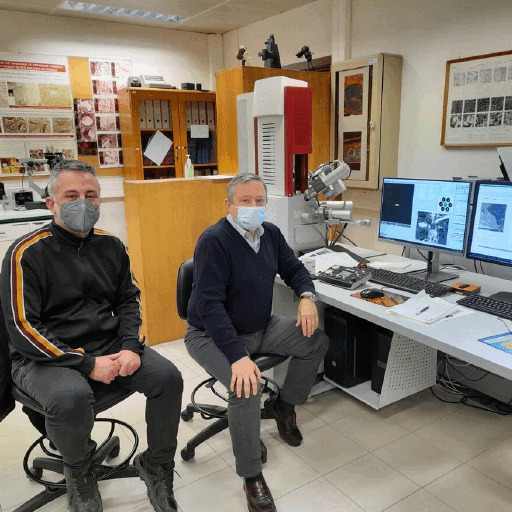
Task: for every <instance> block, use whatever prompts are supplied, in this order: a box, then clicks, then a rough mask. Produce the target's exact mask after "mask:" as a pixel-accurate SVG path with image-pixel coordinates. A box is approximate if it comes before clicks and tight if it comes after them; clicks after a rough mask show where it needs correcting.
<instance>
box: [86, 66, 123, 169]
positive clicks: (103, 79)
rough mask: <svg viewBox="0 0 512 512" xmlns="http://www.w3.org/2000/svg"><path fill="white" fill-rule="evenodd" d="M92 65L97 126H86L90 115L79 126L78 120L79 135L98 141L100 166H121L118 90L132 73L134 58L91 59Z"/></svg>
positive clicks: (96, 142)
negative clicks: (130, 59)
mask: <svg viewBox="0 0 512 512" xmlns="http://www.w3.org/2000/svg"><path fill="white" fill-rule="evenodd" d="M89 66H90V71H91V82H92V92H93V100H92V108H93V113H94V125H88V124H87V125H86V126H83V121H86V122H87V123H89V119H88V118H87V119H85V118H83V119H82V123H81V124H80V125H78V123H77V130H83V131H82V132H81V134H80V135H79V138H80V137H86V138H85V140H89V143H95V144H96V148H97V155H98V161H99V166H100V167H121V166H122V165H123V152H122V141H121V127H120V124H119V106H118V103H117V91H118V89H120V88H121V87H124V86H125V85H126V81H127V80H128V77H129V76H130V75H131V61H129V60H110V59H102V60H100V59H95V60H92V59H90V60H89ZM88 126H90V128H89V127H88ZM85 134H87V135H85ZM89 154H92V153H89Z"/></svg>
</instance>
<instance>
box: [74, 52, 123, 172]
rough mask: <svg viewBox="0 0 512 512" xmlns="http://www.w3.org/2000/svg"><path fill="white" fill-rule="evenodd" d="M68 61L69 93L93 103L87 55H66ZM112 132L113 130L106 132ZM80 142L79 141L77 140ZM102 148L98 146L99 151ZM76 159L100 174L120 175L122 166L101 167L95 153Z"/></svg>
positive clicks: (91, 78)
mask: <svg viewBox="0 0 512 512" xmlns="http://www.w3.org/2000/svg"><path fill="white" fill-rule="evenodd" d="M68 62H69V78H70V83H71V94H72V96H73V98H74V99H79V100H91V102H92V104H93V105H94V100H95V98H96V95H95V94H94V91H93V83H94V78H93V77H91V66H90V62H89V58H88V57H68ZM84 104H85V102H84ZM94 123H95V124H94V126H95V127H96V119H95V118H94ZM106 133H114V131H112V132H110V131H108V132H106ZM110 139H111V137H109V138H107V137H103V138H102V140H110ZM118 140H119V142H117V144H118V145H120V137H117V136H116V141H118ZM79 143H80V141H79ZM103 149H106V148H98V151H99V152H100V153H101V152H102V150H103ZM78 159H79V160H82V161H83V162H86V163H88V164H90V165H93V166H94V167H95V168H96V169H97V171H98V174H99V175H100V176H122V175H123V167H122V165H117V166H116V165H110V166H108V167H101V166H100V165H99V159H98V155H97V154H91V155H78Z"/></svg>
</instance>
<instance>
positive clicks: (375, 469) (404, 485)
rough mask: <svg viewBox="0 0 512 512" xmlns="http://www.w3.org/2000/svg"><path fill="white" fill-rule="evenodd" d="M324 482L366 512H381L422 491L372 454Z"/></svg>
mask: <svg viewBox="0 0 512 512" xmlns="http://www.w3.org/2000/svg"><path fill="white" fill-rule="evenodd" d="M325 478H326V479H327V480H328V481H329V482H331V483H332V484H333V485H335V486H336V487H337V488H338V489H340V490H341V491H342V492H343V493H344V494H346V495H347V496H348V497H349V498H350V499H351V500H352V501H354V502H355V503H357V504H358V505H359V506H360V507H361V508H363V509H364V510H365V511H366V512H381V511H382V510H384V509H386V508H387V507H390V506H391V505H394V504H395V503H397V502H398V501H400V500H402V499H404V498H405V497H406V496H409V495H410V494H412V493H413V492H415V491H417V490H418V489H419V487H418V486H417V485H416V484H415V483H414V482H411V480H409V479H408V478H406V477H405V476H403V475H401V474H400V473H398V471H395V470H394V469H393V468H392V467H391V466H388V465H387V464H385V463H384V462H382V461H381V460H380V459H378V458H377V457H375V456H374V455H372V454H369V455H366V456H364V457H361V458H360V459H357V460H356V461H354V462H351V463H350V464H346V465H345V466H343V467H342V468H339V469H337V470H335V471H333V472H332V473H329V474H327V475H325Z"/></svg>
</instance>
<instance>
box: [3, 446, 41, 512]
mask: <svg viewBox="0 0 512 512" xmlns="http://www.w3.org/2000/svg"><path fill="white" fill-rule="evenodd" d="M2 456H3V455H2ZM0 475H1V476H0V488H1V491H0V510H2V511H4V512H5V510H6V509H9V508H14V507H16V506H17V505H19V504H20V503H22V502H23V501H24V500H25V501H26V500H28V499H29V498H31V497H32V496H35V495H36V494H38V493H39V492H41V491H42V487H41V486H40V485H39V484H37V483H36V482H32V481H31V480H29V479H28V478H27V477H26V476H25V472H24V471H23V466H22V457H20V461H19V464H15V465H14V466H10V467H5V468H3V467H2V468H1V469H0Z"/></svg>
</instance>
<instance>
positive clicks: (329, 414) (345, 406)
mask: <svg viewBox="0 0 512 512" xmlns="http://www.w3.org/2000/svg"><path fill="white" fill-rule="evenodd" d="M302 407H304V408H305V409H307V410H308V411H310V412H312V413H313V414H315V415H316V416H318V417H319V418H320V419H322V420H323V421H325V423H332V422H334V421H337V420H340V419H341V418H345V417H347V416H350V415H351V414H354V413H356V412H360V411H363V410H365V409H366V408H367V406H366V405H365V404H363V403H362V402H360V401H359V400H356V399H355V398H352V397H351V396H350V395H347V393H345V392H344V391H342V390H341V389H330V390H329V391H326V392H325V393H321V394H319V395H316V396H313V397H311V398H309V399H308V400H307V402H306V403H305V404H304V405H303V406H302Z"/></svg>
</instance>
